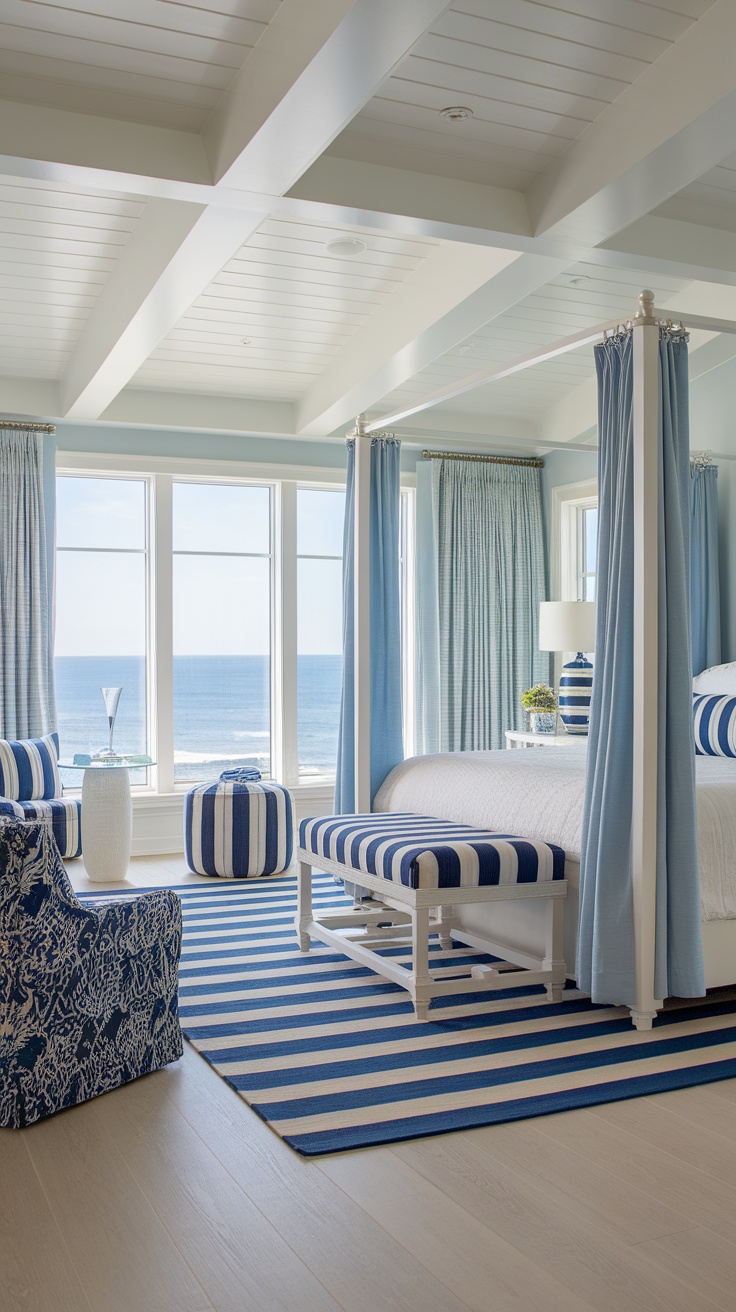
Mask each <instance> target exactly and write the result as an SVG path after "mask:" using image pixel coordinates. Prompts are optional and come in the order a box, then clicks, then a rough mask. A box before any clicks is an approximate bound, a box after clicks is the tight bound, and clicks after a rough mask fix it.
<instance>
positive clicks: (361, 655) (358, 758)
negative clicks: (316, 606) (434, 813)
mask: <svg viewBox="0 0 736 1312" xmlns="http://www.w3.org/2000/svg"><path fill="white" fill-rule="evenodd" d="M349 436H350V437H354V438H355V485H354V488H355V503H354V533H355V537H354V553H353V563H354V573H353V603H354V622H355V687H354V707H355V810H356V812H357V813H358V814H364V813H366V812H368V811H370V809H371V649H370V626H371V562H370V545H371V540H370V495H371V435H370V433H366V431H365V415H358V417H357V419H356V421H355V429H354V431H353V432H352V433H351V434H350V435H349Z"/></svg>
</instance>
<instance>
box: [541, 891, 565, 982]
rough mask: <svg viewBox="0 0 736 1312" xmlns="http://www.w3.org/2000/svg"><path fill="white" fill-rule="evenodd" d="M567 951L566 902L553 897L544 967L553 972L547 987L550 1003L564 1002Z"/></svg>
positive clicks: (549, 907)
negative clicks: (565, 951)
mask: <svg viewBox="0 0 736 1312" xmlns="http://www.w3.org/2000/svg"><path fill="white" fill-rule="evenodd" d="M564 950H565V900H564V898H561V897H551V898H549V900H548V902H547V938H546V950H545V956H544V961H543V963H542V967H543V969H544V970H551V971H552V979H551V980H550V982H549V984H546V985H545V988H546V990H547V997H548V998H549V1000H550V1002H562V990H563V989H564V987H565V980H566V978H567V966H566V964H565V957H564Z"/></svg>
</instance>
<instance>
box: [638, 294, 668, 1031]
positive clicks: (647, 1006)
mask: <svg viewBox="0 0 736 1312" xmlns="http://www.w3.org/2000/svg"><path fill="white" fill-rule="evenodd" d="M633 363H634V397H633V400H634V761H633V767H634V768H633V794H634V795H633V807H632V825H631V846H632V863H631V868H632V882H633V913H634V954H635V969H636V1006H635V1007H633V1008H632V1010H631V1019H632V1021H633V1022H634V1025H635V1026H636V1028H637V1029H638V1030H648V1029H651V1026H652V1021H653V1019H654V1017H655V1016H656V1014H657V1010H658V1009H659V1008H660V1007H661V1006H662V1001H661V999H659V1000H658V999H656V998H655V996H654V952H655V936H656V913H657V774H658V771H657V759H658V747H657V693H658V683H659V652H658V608H659V581H658V574H659V463H660V455H659V442H658V440H657V429H658V423H659V327H658V324H657V322H656V319H655V317H654V295H653V293H652V292H650V291H643V292H642V293H641V294H640V296H639V309H638V311H637V315H636V318H635V319H634V321H633Z"/></svg>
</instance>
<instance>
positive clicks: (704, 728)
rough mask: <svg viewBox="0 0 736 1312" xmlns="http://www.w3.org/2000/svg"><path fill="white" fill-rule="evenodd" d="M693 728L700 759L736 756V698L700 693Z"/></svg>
mask: <svg viewBox="0 0 736 1312" xmlns="http://www.w3.org/2000/svg"><path fill="white" fill-rule="evenodd" d="M693 729H694V732H695V755H696V756H736V697H727V696H721V695H719V694H718V693H702V694H701V695H700V696H698V694H697V693H696V694H695V696H694V697H693Z"/></svg>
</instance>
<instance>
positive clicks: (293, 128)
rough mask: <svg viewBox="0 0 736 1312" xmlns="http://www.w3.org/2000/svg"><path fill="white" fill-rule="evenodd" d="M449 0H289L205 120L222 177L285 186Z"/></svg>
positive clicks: (233, 182) (277, 191) (250, 185)
mask: <svg viewBox="0 0 736 1312" xmlns="http://www.w3.org/2000/svg"><path fill="white" fill-rule="evenodd" d="M448 7H449V0H401V3H400V4H397V3H396V0H309V4H305V3H304V0H281V4H280V6H279V8H278V9H277V10H276V13H275V15H274V17H273V18H272V20H271V22H270V23H269V25H268V27H267V28H266V30H265V32H264V33H263V35H262V36H261V38H260V40H259V41H258V43H257V45H256V46H255V47H254V49H253V51H252V53H251V54H250V55H249V56H248V58H247V59H246V61H245V64H244V65H243V67H242V69H241V70H240V72H239V73H238V75H237V77H236V78H235V79H234V81H233V83H232V84H231V86H230V87H229V88H228V90H227V92H226V93H225V95H224V96H223V98H222V100H221V102H220V104H219V105H218V107H217V109H216V110H215V111H214V113H213V115H212V116H211V118H210V120H209V122H208V123H207V125H206V126H205V129H204V131H203V134H202V139H203V142H204V145H205V148H206V150H207V151H208V154H209V157H210V159H211V161H212V169H213V176H214V179H215V182H216V183H223V184H224V185H225V186H229V187H239V188H247V189H249V190H256V191H267V192H269V193H271V194H273V195H277V196H278V195H281V193H282V192H284V191H287V190H288V188H289V187H291V186H292V185H293V184H294V183H295V182H296V181H297V179H298V178H299V177H300V176H301V174H302V173H304V171H305V170H306V169H307V168H308V167H309V165H310V164H312V163H313V161H314V160H315V159H317V158H318V157H319V156H320V155H321V154H322V152H323V151H324V150H325V149H326V147H327V146H328V145H329V144H330V142H331V141H333V140H334V138H335V137H336V136H337V135H338V134H339V133H340V132H341V131H342V129H343V128H344V127H346V126H347V124H348V123H350V121H351V120H352V119H353V118H354V117H355V115H356V114H357V113H358V112H359V111H360V110H361V109H362V108H363V106H364V105H365V104H367V102H368V101H369V100H370V99H371V97H372V96H373V95H374V94H375V92H376V90H377V89H378V87H379V86H380V85H381V83H382V82H384V81H385V79H386V78H387V77H388V76H389V74H390V73H391V71H392V70H393V69H394V68H395V66H396V65H397V64H398V63H399V62H400V61H401V60H402V59H403V58H404V57H405V56H406V55H408V54H409V52H410V51H411V49H412V46H414V44H415V43H416V42H417V41H418V40H419V38H420V37H421V36H423V34H424V33H425V31H426V30H427V28H428V27H429V26H430V25H431V24H432V22H434V20H435V19H437V18H438V17H439V16H440V15H441V14H442V13H443V12H444V10H445V9H447V8H448Z"/></svg>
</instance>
